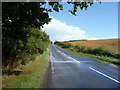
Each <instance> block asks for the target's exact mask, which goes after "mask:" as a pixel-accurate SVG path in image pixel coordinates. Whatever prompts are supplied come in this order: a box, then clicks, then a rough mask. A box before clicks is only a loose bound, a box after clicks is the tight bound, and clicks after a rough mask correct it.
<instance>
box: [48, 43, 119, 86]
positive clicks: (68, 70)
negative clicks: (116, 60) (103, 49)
mask: <svg viewBox="0 0 120 90" xmlns="http://www.w3.org/2000/svg"><path fill="white" fill-rule="evenodd" d="M50 62H51V68H52V76H51V77H52V78H51V88H118V87H119V84H120V77H119V76H120V73H118V70H120V67H118V66H116V65H113V64H110V63H103V62H99V61H96V60H93V59H92V58H89V57H86V56H82V55H78V54H75V53H72V52H68V51H66V50H63V49H62V48H60V47H58V46H56V45H54V44H51V48H50Z"/></svg>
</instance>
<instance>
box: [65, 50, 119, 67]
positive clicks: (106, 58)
mask: <svg viewBox="0 0 120 90" xmlns="http://www.w3.org/2000/svg"><path fill="white" fill-rule="evenodd" d="M64 49H65V50H67V51H70V52H73V53H77V54H80V55H84V56H88V57H91V58H94V59H95V60H99V61H103V62H110V63H114V64H117V65H120V60H119V59H115V58H111V57H107V56H97V55H92V54H87V53H82V52H77V51H74V50H71V49H69V48H64Z"/></svg>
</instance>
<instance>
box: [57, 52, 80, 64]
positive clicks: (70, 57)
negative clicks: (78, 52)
mask: <svg viewBox="0 0 120 90" xmlns="http://www.w3.org/2000/svg"><path fill="white" fill-rule="evenodd" d="M57 52H58V53H60V54H62V55H64V56H65V57H67V58H69V59H71V60H73V61H75V62H76V63H80V61H77V60H76V59H74V58H72V57H70V56H68V55H66V54H65V53H63V52H61V51H59V50H57Z"/></svg>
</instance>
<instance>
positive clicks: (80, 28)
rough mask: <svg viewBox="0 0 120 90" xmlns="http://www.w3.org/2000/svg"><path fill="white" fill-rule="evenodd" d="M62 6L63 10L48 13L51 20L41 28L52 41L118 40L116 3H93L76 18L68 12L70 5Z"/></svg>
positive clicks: (80, 11)
mask: <svg viewBox="0 0 120 90" xmlns="http://www.w3.org/2000/svg"><path fill="white" fill-rule="evenodd" d="M62 4H63V6H64V10H62V11H60V12H55V11H54V12H52V13H49V15H50V17H52V20H51V22H50V23H49V24H48V25H47V24H45V25H44V28H43V31H45V32H46V33H47V34H48V35H49V36H50V39H51V40H52V41H68V40H81V39H87V40H95V39H112V38H118V2H102V3H101V4H100V3H98V2H95V3H94V4H93V5H92V6H90V7H88V9H87V10H78V12H77V16H74V15H72V14H71V13H70V12H69V10H71V9H72V8H71V7H72V6H71V5H69V4H67V3H66V2H62Z"/></svg>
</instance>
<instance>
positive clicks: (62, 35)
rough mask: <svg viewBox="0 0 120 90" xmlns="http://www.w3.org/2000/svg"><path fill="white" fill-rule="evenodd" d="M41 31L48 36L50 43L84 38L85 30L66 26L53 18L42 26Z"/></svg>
mask: <svg viewBox="0 0 120 90" xmlns="http://www.w3.org/2000/svg"><path fill="white" fill-rule="evenodd" d="M43 31H45V32H46V33H47V34H48V35H49V36H50V39H51V40H52V41H68V40H80V39H85V38H86V35H85V30H81V29H80V28H79V27H76V26H71V25H67V24H65V23H63V22H61V21H59V20H56V19H54V18H53V19H52V20H51V22H50V23H49V24H48V25H47V24H45V25H44V28H43Z"/></svg>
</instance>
